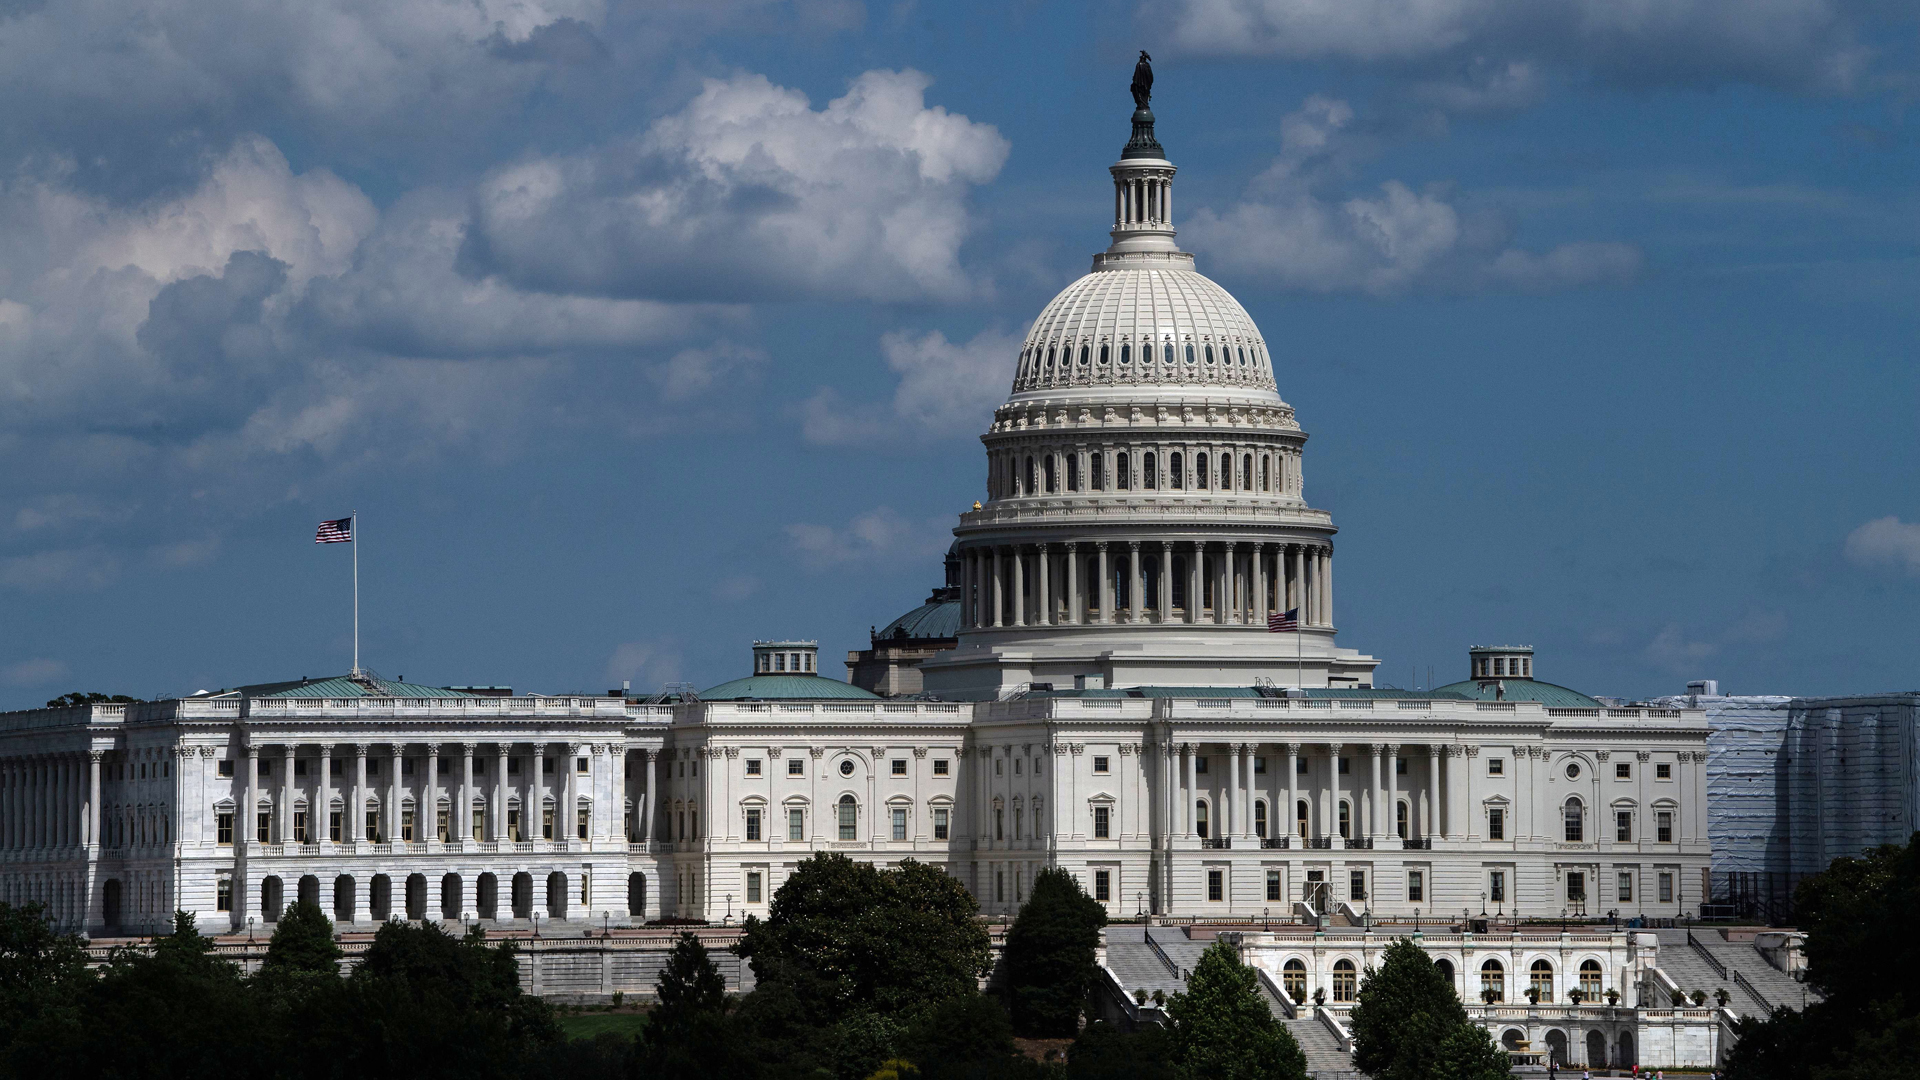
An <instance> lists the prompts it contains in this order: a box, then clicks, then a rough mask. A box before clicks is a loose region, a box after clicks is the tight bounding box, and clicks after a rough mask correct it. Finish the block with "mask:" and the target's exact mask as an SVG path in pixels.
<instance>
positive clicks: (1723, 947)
mask: <svg viewBox="0 0 1920 1080" xmlns="http://www.w3.org/2000/svg"><path fill="white" fill-rule="evenodd" d="M1682 936H1683V939H1684V934H1683V935H1682ZM1693 940H1694V943H1695V945H1696V946H1697V948H1698V950H1701V951H1704V952H1706V953H1707V954H1708V955H1709V956H1712V957H1713V958H1714V959H1716V960H1718V961H1720V963H1721V964H1723V965H1725V966H1726V968H1727V977H1728V978H1729V979H1730V980H1732V978H1733V973H1734V972H1739V973H1740V975H1741V977H1742V978H1744V979H1745V980H1746V983H1747V986H1746V987H1738V986H1729V987H1728V988H1727V990H1728V992H1730V993H1732V994H1734V995H1735V997H1734V1000H1733V1001H1730V1002H1728V1005H1730V1006H1732V1007H1733V1008H1734V1011H1736V1012H1740V1011H1741V1010H1740V1008H1739V1001H1740V998H1741V997H1746V998H1749V999H1753V994H1754V992H1757V993H1758V994H1759V995H1760V996H1759V998H1758V999H1756V1000H1755V1005H1756V1007H1757V1008H1758V1009H1759V1011H1758V1012H1757V1013H1755V1014H1754V1015H1756V1016H1760V1017H1765V1016H1766V1015H1767V1014H1768V1013H1769V1012H1770V1011H1771V1010H1772V1009H1778V1008H1780V1007H1782V1006H1785V1007H1787V1008H1790V1009H1799V1008H1804V1007H1805V1006H1806V1004H1807V1003H1808V1001H1810V1000H1811V995H1809V994H1808V993H1807V990H1806V987H1805V985H1804V984H1802V983H1801V982H1800V981H1799V980H1797V979H1795V978H1794V977H1793V976H1791V975H1788V974H1787V973H1786V972H1784V971H1781V970H1780V969H1779V968H1776V967H1774V966H1773V965H1772V964H1769V963H1767V958H1766V957H1764V956H1761V955H1760V951H1759V950H1758V949H1755V948H1754V947H1753V946H1752V945H1750V944H1747V943H1744V942H1736V941H1728V940H1727V939H1726V938H1724V937H1722V936H1721V935H1720V932H1719V931H1717V930H1708V931H1705V932H1702V931H1700V930H1695V931H1694V932H1693ZM1660 945H1661V949H1662V951H1664V950H1665V948H1666V942H1665V941H1664V940H1663V941H1662V942H1661V943H1660ZM1734 981H1735V982H1737V980H1734ZM1749 990H1750V991H1751V992H1747V991H1749ZM1709 993H1711V991H1709Z"/></svg>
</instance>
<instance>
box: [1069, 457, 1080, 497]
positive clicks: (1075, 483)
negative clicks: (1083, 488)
mask: <svg viewBox="0 0 1920 1080" xmlns="http://www.w3.org/2000/svg"><path fill="white" fill-rule="evenodd" d="M1067 490H1068V491H1079V490H1080V455H1079V454H1068V455H1067Z"/></svg>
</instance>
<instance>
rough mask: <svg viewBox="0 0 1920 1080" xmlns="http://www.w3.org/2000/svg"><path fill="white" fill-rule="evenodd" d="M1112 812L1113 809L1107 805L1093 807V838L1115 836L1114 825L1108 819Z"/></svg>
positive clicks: (1110, 837) (1100, 838)
mask: <svg viewBox="0 0 1920 1080" xmlns="http://www.w3.org/2000/svg"><path fill="white" fill-rule="evenodd" d="M1112 813H1113V811H1112V810H1111V809H1110V808H1108V807H1105V806H1096V807H1094V808H1093V838H1094V839H1095V840H1110V839H1112V838H1113V837H1112V825H1111V823H1110V822H1109V820H1108V819H1109V817H1110V816H1111V815H1112Z"/></svg>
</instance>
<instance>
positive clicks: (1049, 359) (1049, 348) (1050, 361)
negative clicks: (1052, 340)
mask: <svg viewBox="0 0 1920 1080" xmlns="http://www.w3.org/2000/svg"><path fill="white" fill-rule="evenodd" d="M1047 367H1049V368H1051V367H1053V346H1051V345H1049V346H1047Z"/></svg>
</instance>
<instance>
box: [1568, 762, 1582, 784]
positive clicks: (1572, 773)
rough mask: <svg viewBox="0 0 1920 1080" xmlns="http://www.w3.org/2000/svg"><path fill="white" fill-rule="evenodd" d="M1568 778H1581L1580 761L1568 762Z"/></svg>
mask: <svg viewBox="0 0 1920 1080" xmlns="http://www.w3.org/2000/svg"><path fill="white" fill-rule="evenodd" d="M1567 779H1569V780H1578V779H1580V763H1579V762H1577V761H1569V762H1568V763H1567Z"/></svg>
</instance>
